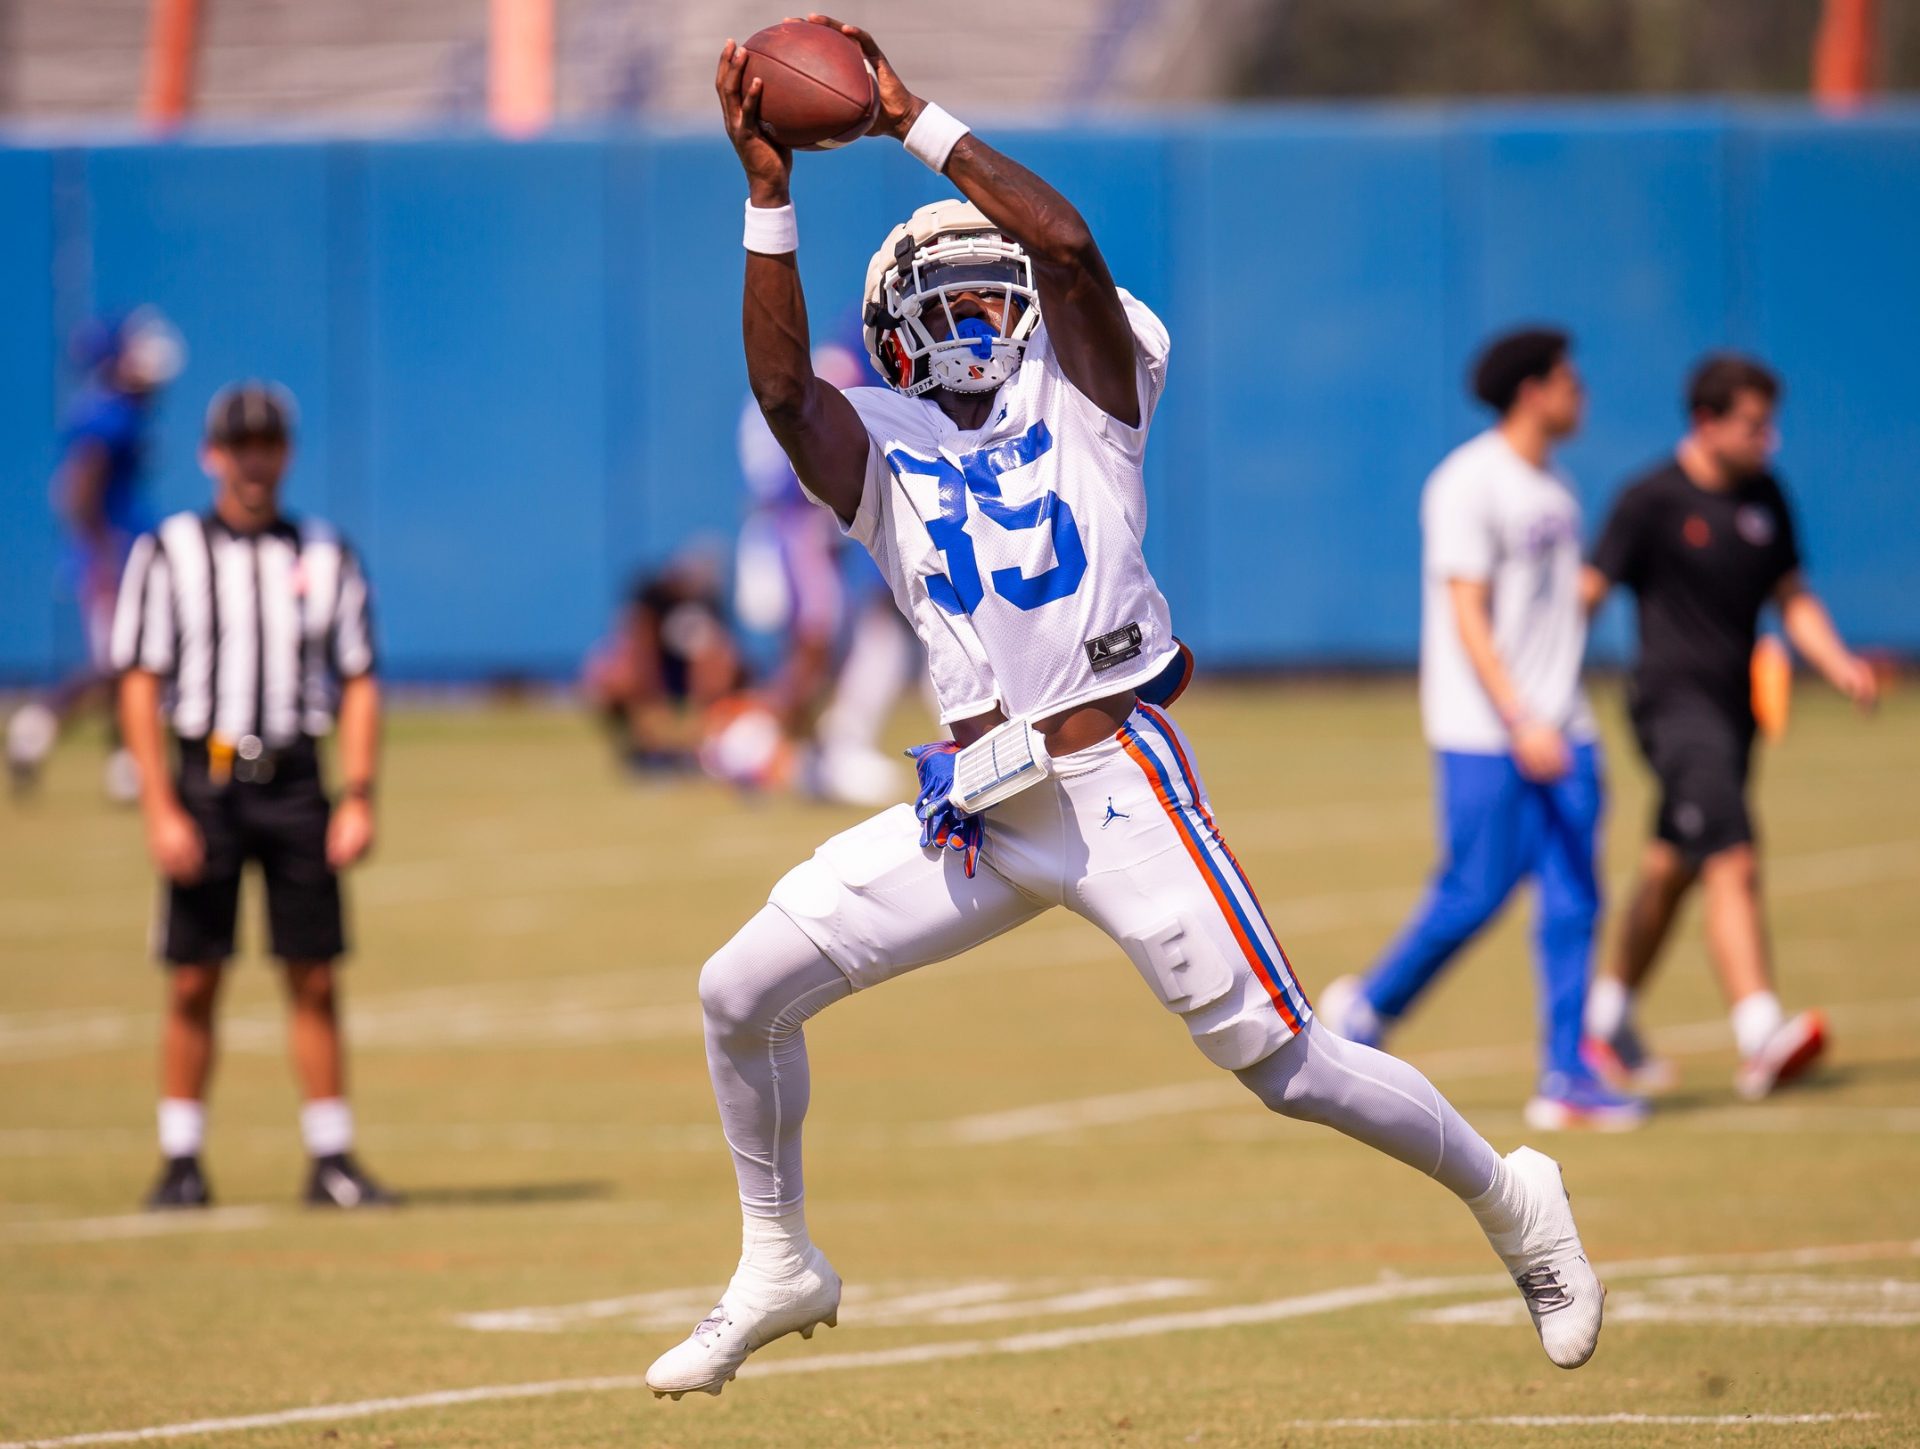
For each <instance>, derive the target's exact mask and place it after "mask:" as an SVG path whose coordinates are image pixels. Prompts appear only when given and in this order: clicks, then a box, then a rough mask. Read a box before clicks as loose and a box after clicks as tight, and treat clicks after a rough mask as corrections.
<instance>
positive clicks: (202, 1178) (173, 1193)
mask: <svg viewBox="0 0 1920 1449" xmlns="http://www.w3.org/2000/svg"><path fill="white" fill-rule="evenodd" d="M212 1203H213V1190H212V1189H211V1188H209V1187H208V1186H207V1175H206V1174H205V1173H204V1172H202V1171H201V1170H200V1159H199V1158H197V1157H169V1158H168V1159H167V1165H166V1166H165V1167H163V1168H161V1169H160V1180H159V1181H158V1182H156V1183H154V1185H153V1191H151V1192H149V1193H148V1194H147V1203H146V1206H147V1211H148V1212H150V1213H164V1212H173V1211H175V1210H177V1209H180V1208H203V1207H208V1206H211V1205H212Z"/></svg>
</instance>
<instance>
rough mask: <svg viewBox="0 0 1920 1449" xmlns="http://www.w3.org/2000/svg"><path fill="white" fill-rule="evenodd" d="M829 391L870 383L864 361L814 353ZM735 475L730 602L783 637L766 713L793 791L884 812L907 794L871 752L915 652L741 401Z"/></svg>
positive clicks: (830, 351) (848, 353) (900, 776)
mask: <svg viewBox="0 0 1920 1449" xmlns="http://www.w3.org/2000/svg"><path fill="white" fill-rule="evenodd" d="M813 365H814V371H815V373H816V374H817V375H818V376H819V377H821V378H822V379H824V380H825V381H826V382H828V383H829V384H830V385H832V386H834V387H837V388H843V389H844V388H849V387H858V386H860V385H861V384H862V383H864V382H865V381H867V380H868V366H867V363H866V360H865V358H864V357H863V356H861V355H858V354H856V353H855V352H854V351H853V350H852V349H851V348H849V347H846V346H843V345H841V344H838V343H827V344H825V345H823V346H820V347H817V348H815V349H814V352H813ZM739 452H740V472H741V476H742V478H743V479H744V480H745V482H746V486H747V495H748V499H749V511H748V514H747V518H746V522H745V523H744V524H743V525H742V527H741V530H740V544H739V552H738V562H737V567H736V569H735V600H736V605H737V609H738V613H739V616H740V620H741V622H742V623H743V624H744V625H745V626H746V627H747V628H749V629H753V630H756V631H759V632H762V633H777V634H778V635H780V637H781V652H782V661H781V666H780V670H779V673H778V674H777V676H776V677H775V678H774V679H773V680H772V681H771V682H770V684H769V687H768V690H767V703H768V705H769V707H770V708H771V709H772V710H773V711H774V713H775V714H776V716H777V717H778V718H779V720H780V723H781V725H782V727H783V729H784V730H785V732H786V735H787V738H788V739H789V740H791V741H793V742H794V743H795V744H796V745H797V746H798V759H797V763H796V783H798V784H799V786H800V787H801V788H802V789H803V790H805V791H806V792H807V793H809V794H813V795H817V796H819V797H821V798H823V799H827V800H833V801H837V802H839V803H842V804H852V805H882V804H885V803H887V802H888V801H891V800H893V799H895V798H897V797H898V795H899V794H900V791H901V789H902V788H904V784H905V775H904V773H903V771H902V770H901V767H900V765H899V762H897V761H895V760H890V759H888V758H887V757H886V756H885V755H883V754H881V753H880V751H879V749H878V748H877V743H878V740H879V737H880V731H881V730H882V729H883V728H884V727H885V725H886V722H887V720H888V718H889V717H890V716H891V715H892V713H893V709H894V706H895V705H896V704H897V703H898V701H899V698H900V696H901V694H902V693H903V692H904V691H905V689H906V688H907V685H908V683H909V680H910V679H911V677H912V675H913V671H914V664H915V662H916V655H917V653H918V648H917V645H916V643H915V641H914V638H913V634H912V631H911V630H910V629H909V628H908V627H907V624H906V621H905V620H904V619H903V618H902V617H901V615H900V612H899V610H898V609H896V608H895V607H894V604H893V599H892V597H891V596H890V595H889V594H888V592H887V590H886V586H885V583H884V581H883V580H882V579H881V578H880V574H879V571H878V570H876V569H875V568H874V567H873V564H872V562H871V561H870V560H868V559H866V558H865V557H864V555H863V554H861V551H860V550H857V549H855V550H852V552H853V553H854V554H857V555H860V556H859V557H857V558H855V559H852V560H850V561H849V562H851V565H852V567H851V570H850V571H849V570H847V569H845V568H843V560H844V559H845V556H846V554H847V553H848V550H847V548H846V542H845V539H844V538H843V536H842V534H841V532H840V530H839V529H838V528H837V527H836V526H835V525H834V520H833V517H832V515H831V514H830V513H828V512H827V511H826V510H825V509H823V508H820V507H817V506H816V505H815V504H814V503H813V501H812V500H811V499H809V498H808V497H807V495H806V493H805V491H804V490H803V489H802V488H801V486H800V480H799V478H798V477H796V476H795V474H794V471H793V466H792V464H791V463H789V462H788V461H787V455H786V454H785V453H784V452H783V451H782V450H781V448H780V444H779V443H778V441H776V440H775V438H774V436H773V431H772V429H770V428H769V427H768V426H767V423H766V419H765V418H764V417H762V416H761V413H760V407H759V404H757V403H756V402H755V401H754V400H753V398H752V397H751V396H749V397H748V398H747V400H746V403H745V405H744V406H743V408H742V409H741V413H740V429H739Z"/></svg>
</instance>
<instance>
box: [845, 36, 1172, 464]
mask: <svg viewBox="0 0 1920 1449" xmlns="http://www.w3.org/2000/svg"><path fill="white" fill-rule="evenodd" d="M807 19H808V20H810V21H812V22H813V23H814V24H816V25H827V26H832V27H833V28H834V29H837V30H839V31H841V32H843V33H844V34H846V35H848V36H851V37H852V38H853V39H854V40H856V41H858V42H859V45H860V49H861V50H862V51H863V52H864V53H865V55H866V57H867V59H868V60H869V61H870V62H872V64H873V69H874V74H875V75H876V76H877V77H878V78H879V82H880V113H879V115H878V116H876V117H875V118H874V122H873V127H872V129H871V130H870V131H869V132H868V134H869V135H875V136H891V137H893V139H894V140H896V141H904V140H906V138H907V132H908V131H910V130H912V129H913V123H914V122H915V121H916V120H918V119H919V118H920V113H921V112H922V111H923V110H925V109H926V105H927V103H926V102H925V101H924V100H922V99H920V97H918V96H916V95H914V94H913V92H912V91H910V90H908V89H907V87H906V85H905V84H904V83H903V82H902V81H901V79H900V77H899V76H898V75H897V74H896V73H895V72H894V69H893V67H892V66H891V65H889V64H888V63H887V58H886V56H885V55H883V54H882V53H881V51H880V47H879V46H878V45H877V44H875V42H874V39H873V37H872V36H871V35H869V34H867V32H866V31H864V30H862V29H861V28H860V27H859V26H857V25H843V24H841V22H839V21H837V20H834V19H832V18H830V17H829V16H825V15H809V16H808V17H807ZM944 174H945V175H946V176H947V177H948V178H950V179H951V180H952V181H953V183H954V184H955V185H956V186H958V187H959V188H960V190H961V192H962V193H964V194H965V196H966V198H967V200H969V201H971V202H972V203H973V204H974V205H975V206H977V207H979V208H980V210H981V211H983V212H985V213H986V214H987V217H988V219H989V220H991V221H992V222H993V224H994V225H995V226H998V227H1000V228H1001V229H1002V230H1003V231H1005V232H1006V233H1007V235H1009V236H1011V237H1012V238H1014V240H1016V241H1018V242H1019V243H1020V245H1021V246H1023V247H1025V248H1026V249H1027V254H1028V255H1029V256H1030V257H1032V258H1033V274H1034V282H1035V284H1036V285H1037V287H1038V288H1039V291H1040V310H1041V313H1042V315H1043V316H1045V318H1046V321H1047V333H1048V336H1049V337H1050V338H1051V339H1052V341H1053V350H1054V355H1055V356H1057V357H1058V358H1059V359H1060V368H1061V370H1062V371H1063V372H1065V373H1066V375H1067V380H1068V381H1070V382H1071V383H1072V384H1073V385H1074V386H1075V387H1077V388H1078V389H1080V391H1081V392H1083V393H1085V394H1086V395H1087V397H1089V398H1090V399H1092V401H1093V402H1094V404H1095V405H1096V406H1097V407H1099V408H1100V409H1101V410H1102V411H1103V412H1105V413H1107V414H1108V415H1110V416H1112V417H1115V418H1118V419H1119V420H1120V421H1121V422H1123V423H1125V424H1127V426H1129V427H1138V426H1139V424H1140V395H1139V391H1138V386H1137V384H1136V382H1135V377H1134V366H1135V356H1134V343H1133V327H1132V325H1131V324H1130V323H1129V322H1128V321H1127V313H1126V308H1125V307H1123V306H1122V305H1121V302H1120V292H1119V289H1118V288H1117V287H1115V286H1114V283H1113V274H1112V273H1111V272H1109V271H1108V270H1107V261H1106V258H1105V257H1103V256H1101V255H1100V248H1099V246H1098V245H1097V244H1096V243H1095V242H1094V239H1093V231H1092V229H1091V228H1089V227H1088V225H1087V219H1086V218H1085V217H1083V216H1082V215H1081V214H1080V213H1079V211H1078V210H1076V209H1075V207H1074V205H1073V203H1072V202H1070V201H1068V200H1067V199H1066V197H1064V196H1062V195H1061V194H1060V193H1059V192H1058V191H1055V190H1054V189H1053V188H1052V187H1051V186H1049V185H1048V184H1047V183H1046V182H1045V181H1042V180H1041V179H1040V178H1039V177H1038V176H1036V175H1034V174H1033V172H1031V171H1029V170H1027V168H1026V167H1024V166H1022V165H1021V164H1020V163H1019V162H1018V161H1015V160H1013V159H1012V158H1011V157H1009V156H1004V155H1002V154H1001V153H1000V152H998V151H996V150H994V148H993V147H991V146H989V145H988V144H987V143H986V142H985V141H982V140H981V139H980V138H979V137H978V136H976V135H974V134H973V133H972V132H968V133H967V134H966V135H964V136H962V137H961V138H960V140H959V142H958V143H957V144H956V145H955V146H954V148H953V151H952V153H951V154H950V155H949V156H948V157H947V164H946V167H945V172H944Z"/></svg>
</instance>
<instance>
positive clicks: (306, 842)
mask: <svg viewBox="0 0 1920 1449" xmlns="http://www.w3.org/2000/svg"><path fill="white" fill-rule="evenodd" d="M176 786H177V788H178V790H179V792H180V804H181V806H182V807H183V808H184V809H185V810H186V812H187V814H188V815H190V816H192V817H193V822H194V824H196V825H198V826H199V827H200V835H201V838H202V840H203V841H204V842H205V844H206V867H205V869H204V870H202V871H201V874H200V878H199V879H198V880H197V881H195V882H194V883H193V884H192V885H180V884H178V883H177V882H173V881H169V882H167V884H166V887H165V892H166V900H165V903H164V905H163V907H162V909H163V910H164V912H165V915H164V918H163V919H162V920H161V922H160V930H159V933H158V939H159V946H160V955H161V958H162V959H163V960H165V961H166V962H167V963H168V964H170V965H184V964H199V963H202V962H216V961H224V960H226V959H227V958H228V957H230V956H232V955H233V946H234V941H233V936H234V921H235V917H236V916H237V915H238V914H239V908H240V876H241V874H242V872H243V870H244V868H245V866H246V865H247V863H248V862H249V861H255V862H258V864H259V866H260V873H261V875H262V876H263V877H264V878H265V879H266V883H267V935H268V940H269V943H270V945H271V947H272V950H273V954H274V955H276V956H278V957H279V958H280V959H281V960H283V961H331V960H333V959H334V958H335V957H338V956H340V955H342V954H343V953H344V952H345V951H346V948H347V942H346V932H345V926H344V922H343V920H342V912H341V907H340V878H339V876H337V875H336V874H335V873H334V871H333V868H332V867H331V866H329V865H328V864H327V821H328V820H329V819H330V818H331V816H332V813H333V811H332V807H331V806H330V805H329V804H328V802H327V796H326V792H325V791H324V790H323V789H322V787H321V783H320V764H319V759H318V757H317V755H316V753H315V752H314V750H313V749H312V748H311V747H310V746H309V747H304V748H301V749H297V750H293V751H289V752H287V753H285V754H283V755H281V756H278V757H277V758H276V759H275V761H274V774H273V778H272V779H271V780H268V781H267V782H265V783H264V784H261V783H244V782H242V781H239V780H229V781H227V782H226V783H225V784H216V783H215V782H214V781H213V779H212V777H211V776H210V775H209V773H208V769H207V757H206V751H205V749H204V748H200V747H197V746H195V745H194V744H193V743H191V742H183V744H182V746H181V759H180V771H179V774H178V777H177V780H176Z"/></svg>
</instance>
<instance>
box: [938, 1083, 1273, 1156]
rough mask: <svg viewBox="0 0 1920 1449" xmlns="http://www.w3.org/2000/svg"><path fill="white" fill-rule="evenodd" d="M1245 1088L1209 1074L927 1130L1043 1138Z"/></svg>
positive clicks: (1181, 1107) (1216, 1101) (1163, 1113)
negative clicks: (1170, 1084)
mask: <svg viewBox="0 0 1920 1449" xmlns="http://www.w3.org/2000/svg"><path fill="white" fill-rule="evenodd" d="M1246 1095H1247V1089H1246V1088H1245V1087H1243V1086H1241V1085H1240V1084H1239V1083H1238V1082H1236V1081H1233V1080H1232V1079H1231V1078H1220V1077H1210V1078H1208V1079H1207V1080H1205V1081H1201V1082H1181V1083H1177V1084H1176V1085H1174V1086H1170V1087H1147V1088H1144V1089H1142V1090H1140V1091H1137V1092H1115V1093H1112V1094H1111V1095H1108V1096H1101V1097H1077V1098H1074V1099H1072V1100H1070V1101H1065V1102H1041V1103H1037V1104H1035V1105H1034V1106H1031V1107H1015V1108H1012V1109H1011V1110H1009V1111H1005V1112H979V1113H975V1114H974V1115H972V1116H969V1117H960V1118H957V1119H955V1120H954V1121H952V1122H948V1123H944V1124H936V1125H934V1126H933V1127H932V1128H931V1129H929V1130H930V1131H931V1132H932V1133H933V1134H934V1135H936V1136H939V1137H943V1138H945V1139H947V1140H948V1141H952V1142H965V1143H972V1144H975V1145H979V1144H984V1143H989V1142H1014V1141H1018V1140H1019V1139H1020V1138H1023V1137H1044V1136H1046V1135H1047V1134H1048V1133H1051V1132H1065V1131H1068V1130H1070V1129H1072V1128H1075V1127H1103V1126H1109V1125H1112V1124H1114V1123H1119V1122H1138V1121H1140V1120H1141V1119H1143V1118H1146V1117H1168V1116H1179V1115H1183V1114H1185V1113H1188V1112H1202V1111H1206V1110H1208V1109H1209V1108H1213V1107H1218V1106H1220V1105H1222V1104H1223V1103H1226V1102H1230V1101H1234V1100H1236V1099H1240V1098H1244V1097H1245V1096H1246Z"/></svg>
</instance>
